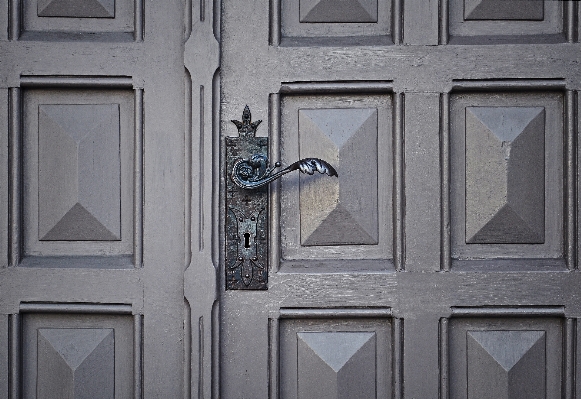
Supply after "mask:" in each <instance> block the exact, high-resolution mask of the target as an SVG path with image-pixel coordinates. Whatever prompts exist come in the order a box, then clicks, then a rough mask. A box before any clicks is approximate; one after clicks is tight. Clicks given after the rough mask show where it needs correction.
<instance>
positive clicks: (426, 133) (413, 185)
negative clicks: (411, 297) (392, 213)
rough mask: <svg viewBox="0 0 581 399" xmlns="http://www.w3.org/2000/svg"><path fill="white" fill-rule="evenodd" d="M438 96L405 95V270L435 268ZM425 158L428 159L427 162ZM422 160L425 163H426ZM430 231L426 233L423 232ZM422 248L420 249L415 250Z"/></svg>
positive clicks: (437, 254) (437, 247)
mask: <svg viewBox="0 0 581 399" xmlns="http://www.w3.org/2000/svg"><path fill="white" fill-rule="evenodd" d="M439 118H440V96H439V95H438V94H435V93H431V94H424V93H409V94H406V96H405V119H406V121H407V122H406V124H405V132H404V135H405V141H406V145H405V156H404V159H405V169H404V173H405V181H406V185H405V196H406V201H405V202H406V205H405V246H406V251H405V267H406V270H407V271H410V272H414V271H420V270H439V268H440V267H439V262H440V226H439V224H440V201H441V199H440V197H439V196H429V195H425V194H426V193H427V192H437V191H438V190H439V189H440V185H441V184H442V183H441V181H440V180H441V178H440V153H439V152H440V134H439V131H438V127H439ZM428 160H429V161H428ZM426 162H429V164H427V163H426ZM427 231H428V232H430V234H426V232H427ZM418 248H422V250H421V251H417V250H416V249H418Z"/></svg>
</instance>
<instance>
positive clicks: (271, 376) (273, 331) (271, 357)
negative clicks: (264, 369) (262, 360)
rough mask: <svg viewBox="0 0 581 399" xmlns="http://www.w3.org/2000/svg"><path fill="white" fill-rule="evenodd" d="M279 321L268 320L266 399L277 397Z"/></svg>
mask: <svg viewBox="0 0 581 399" xmlns="http://www.w3.org/2000/svg"><path fill="white" fill-rule="evenodd" d="M279 333H280V328H279V321H278V318H272V319H268V383H269V387H268V398H269V399H277V398H278V397H279V375H280V370H279V361H280V360H279V350H278V349H279Z"/></svg>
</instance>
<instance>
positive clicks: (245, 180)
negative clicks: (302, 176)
mask: <svg viewBox="0 0 581 399" xmlns="http://www.w3.org/2000/svg"><path fill="white" fill-rule="evenodd" d="M280 166H281V164H280V162H276V163H275V164H274V167H269V166H268V157H267V156H266V155H263V154H254V155H252V156H251V157H250V159H239V160H238V161H236V162H235V163H234V166H233V167H232V174H231V177H232V181H233V182H234V184H236V185H237V186H238V187H240V188H244V189H249V190H252V189H256V188H259V187H262V186H264V185H266V184H268V183H270V182H272V181H274V180H276V179H278V178H279V177H281V176H283V175H285V174H287V173H289V172H292V171H293V170H300V171H301V172H302V173H306V174H308V175H312V174H313V173H315V172H319V173H324V174H327V175H329V176H337V177H339V175H338V174H337V171H336V170H335V168H334V167H333V166H331V165H330V164H329V163H328V162H326V161H323V160H322V159H319V158H304V159H301V160H300V161H297V162H295V163H293V164H291V165H290V166H287V167H286V168H284V169H281V170H279V171H278V172H276V173H274V170H275V169H276V168H279V167H280Z"/></svg>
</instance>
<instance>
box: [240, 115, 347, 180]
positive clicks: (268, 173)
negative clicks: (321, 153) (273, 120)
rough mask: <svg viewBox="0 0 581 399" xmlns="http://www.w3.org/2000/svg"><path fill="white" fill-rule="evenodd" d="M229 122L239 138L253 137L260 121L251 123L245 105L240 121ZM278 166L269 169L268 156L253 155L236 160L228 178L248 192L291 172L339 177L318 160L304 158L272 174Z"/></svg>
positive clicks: (277, 163)
mask: <svg viewBox="0 0 581 399" xmlns="http://www.w3.org/2000/svg"><path fill="white" fill-rule="evenodd" d="M231 122H232V123H234V124H235V125H236V127H237V128H238V133H239V134H240V136H241V137H254V133H255V132H256V129H257V128H258V125H260V123H261V122H262V121H261V120H258V121H256V122H252V117H251V114H250V109H249V108H248V105H247V106H246V107H245V108H244V112H243V113H242V121H237V120H232V121H231ZM280 166H281V164H280V162H276V163H275V164H274V166H273V167H270V166H269V165H268V156H266V155H265V154H262V153H258V154H253V155H252V156H250V158H241V159H238V160H237V161H236V162H235V163H234V166H233V167H232V173H231V175H230V177H231V178H232V181H233V182H234V184H236V185H237V186H238V187H240V188H244V189H248V190H253V189H257V188H259V187H262V186H264V185H266V184H268V183H270V182H272V181H274V180H276V179H278V178H279V177H281V176H283V175H285V174H287V173H289V172H292V171H293V170H300V171H301V172H302V173H306V174H308V175H312V174H313V173H315V171H316V172H319V173H324V174H327V175H329V176H337V177H339V175H338V174H337V171H336V170H335V168H334V167H333V166H331V165H330V164H329V163H328V162H326V161H323V160H322V159H319V158H304V159H301V160H299V161H297V162H295V163H293V164H291V165H290V166H287V167H286V168H284V169H282V170H280V171H278V172H276V173H273V172H274V169H276V168H279V167H280Z"/></svg>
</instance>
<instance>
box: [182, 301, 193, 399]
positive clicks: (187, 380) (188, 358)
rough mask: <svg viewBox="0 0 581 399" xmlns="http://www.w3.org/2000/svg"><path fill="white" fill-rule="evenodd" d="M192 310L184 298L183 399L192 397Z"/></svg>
mask: <svg viewBox="0 0 581 399" xmlns="http://www.w3.org/2000/svg"><path fill="white" fill-rule="evenodd" d="M192 382H193V381H192V308H191V307H190V304H189V302H188V300H187V299H186V298H184V399H190V398H191V397H192Z"/></svg>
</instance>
